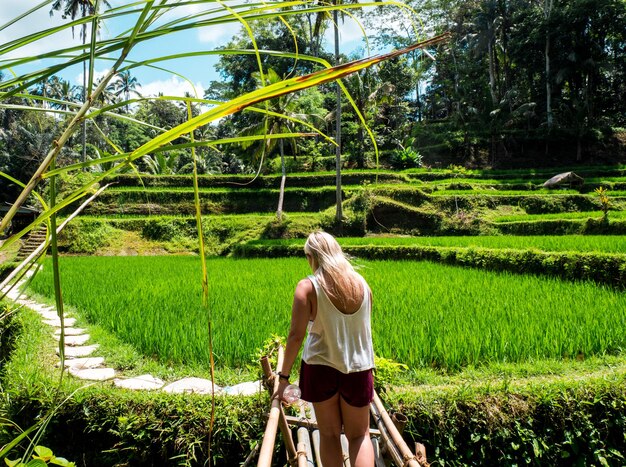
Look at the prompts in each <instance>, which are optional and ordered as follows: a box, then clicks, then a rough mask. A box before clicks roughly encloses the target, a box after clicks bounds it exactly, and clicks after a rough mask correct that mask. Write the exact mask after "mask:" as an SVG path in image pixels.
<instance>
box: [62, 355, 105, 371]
mask: <svg viewBox="0 0 626 467" xmlns="http://www.w3.org/2000/svg"><path fill="white" fill-rule="evenodd" d="M64 363H65V367H66V368H76V369H77V370H85V369H87V368H97V367H99V366H102V365H103V364H104V357H84V358H66V359H65V362H64ZM57 366H61V362H58V363H57Z"/></svg>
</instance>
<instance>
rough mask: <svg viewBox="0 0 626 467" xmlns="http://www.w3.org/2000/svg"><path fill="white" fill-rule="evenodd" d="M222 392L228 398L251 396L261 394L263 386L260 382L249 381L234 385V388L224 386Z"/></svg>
mask: <svg viewBox="0 0 626 467" xmlns="http://www.w3.org/2000/svg"><path fill="white" fill-rule="evenodd" d="M222 391H223V393H224V394H226V395H229V396H252V395H254V394H259V393H261V392H263V384H262V381H261V380H258V381H249V382H246V383H239V384H235V385H234V386H225V387H223V388H222Z"/></svg>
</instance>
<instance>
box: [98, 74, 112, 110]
mask: <svg viewBox="0 0 626 467" xmlns="http://www.w3.org/2000/svg"><path fill="white" fill-rule="evenodd" d="M102 79H103V78H98V79H97V80H96V82H95V83H94V84H93V86H94V88H97V87H98V86H99V85H100V83H101V82H102ZM97 102H98V103H99V104H100V105H101V106H105V105H111V104H115V103H116V102H117V94H116V83H115V82H110V83H109V84H108V85H107V86H106V87H105V88H104V89H103V90H102V92H101V93H100V95H99V96H98V100H97Z"/></svg>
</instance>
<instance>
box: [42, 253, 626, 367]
mask: <svg viewBox="0 0 626 467" xmlns="http://www.w3.org/2000/svg"><path fill="white" fill-rule="evenodd" d="M61 266H62V274H63V277H64V280H63V284H64V297H65V299H66V301H67V302H68V303H70V304H72V305H74V306H76V307H77V308H78V309H79V310H80V312H79V313H80V315H81V316H83V317H84V318H85V319H86V320H87V321H89V322H92V323H97V324H98V325H99V326H101V327H102V328H103V329H105V330H107V331H109V332H112V333H114V334H115V335H116V336H117V337H118V338H119V339H120V340H122V341H124V342H127V343H130V344H132V345H133V346H134V347H135V348H137V349H139V350H140V351H141V353H143V354H144V355H148V356H158V358H159V359H161V361H165V362H172V363H176V362H184V363H191V364H197V365H205V364H206V362H207V361H208V351H207V348H206V342H207V323H208V320H207V312H206V310H203V309H202V306H201V305H200V273H199V262H198V260H197V258H191V257H152V258H145V257H143V258H142V257H133V258H88V257H80V258H76V257H73V258H62V263H61ZM209 271H210V275H209V288H210V290H209V296H210V304H209V307H210V310H211V314H212V316H213V329H214V336H215V337H214V343H215V352H216V358H217V362H218V366H231V367H241V366H244V365H245V364H246V363H247V362H250V361H251V355H252V354H253V353H254V351H255V350H256V349H258V348H259V347H260V346H261V345H262V343H263V342H264V341H265V340H266V339H267V338H268V337H269V336H270V335H272V334H281V335H285V334H286V332H287V330H288V325H289V316H290V307H291V299H292V293H293V289H294V287H295V284H296V283H297V281H298V280H299V278H301V277H303V276H305V275H306V274H307V273H308V270H307V266H306V262H305V261H304V260H302V259H297V258H287V259H280V260H264V259H258V260H233V259H224V258H216V259H211V260H209ZM362 272H363V275H364V276H365V277H366V278H367V279H368V281H369V282H370V284H371V287H372V290H373V293H374V297H375V311H374V318H373V322H374V339H375V347H376V351H377V354H379V355H381V356H383V357H386V358H391V359H393V360H396V361H399V362H403V363H406V364H408V365H409V366H410V367H412V368H428V367H432V368H440V369H441V368H444V369H448V370H458V369H460V368H463V367H467V366H476V365H478V366H480V365H485V364H493V363H498V362H500V363H502V362H528V361H533V360H542V359H558V358H563V357H565V358H573V357H576V356H578V355H582V356H585V357H586V356H590V355H604V354H614V353H619V352H620V351H621V350H622V349H623V348H624V346H625V345H626V316H625V315H624V313H623V310H624V309H625V308H626V296H625V295H624V294H620V293H617V292H615V291H612V290H608V289H605V288H601V287H597V286H595V285H593V284H591V283H566V282H561V281H558V280H554V279H546V278H538V277H532V276H521V277H520V276H514V275H509V274H497V273H486V272H482V271H477V270H463V269H459V268H454V267H450V266H442V265H436V264H431V263H424V262H420V263H413V262H385V261H382V262H363V269H362ZM50 282H51V281H50V268H45V269H44V271H43V273H42V274H41V275H40V276H38V277H37V278H36V280H35V281H34V284H33V287H34V289H35V290H36V291H38V292H40V293H43V294H45V295H49V294H50V291H51V286H50ZM503 291H506V293H503Z"/></svg>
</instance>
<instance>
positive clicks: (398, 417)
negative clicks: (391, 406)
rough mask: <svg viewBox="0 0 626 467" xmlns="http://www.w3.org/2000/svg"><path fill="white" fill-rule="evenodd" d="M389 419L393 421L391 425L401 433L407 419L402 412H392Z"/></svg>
mask: <svg viewBox="0 0 626 467" xmlns="http://www.w3.org/2000/svg"><path fill="white" fill-rule="evenodd" d="M391 421H392V422H393V426H395V427H396V430H398V433H400V434H402V433H403V432H404V427H405V426H406V423H407V422H408V421H409V419H408V418H407V417H406V415H404V414H403V413H400V412H394V413H393V414H391Z"/></svg>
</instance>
